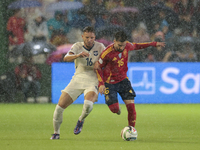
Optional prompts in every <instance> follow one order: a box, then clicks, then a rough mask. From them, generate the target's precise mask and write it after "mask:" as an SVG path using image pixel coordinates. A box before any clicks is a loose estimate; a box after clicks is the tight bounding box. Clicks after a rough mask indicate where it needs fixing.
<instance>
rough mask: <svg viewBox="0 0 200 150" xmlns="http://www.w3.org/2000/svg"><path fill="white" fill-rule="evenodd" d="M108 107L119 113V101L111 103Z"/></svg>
mask: <svg viewBox="0 0 200 150" xmlns="http://www.w3.org/2000/svg"><path fill="white" fill-rule="evenodd" d="M108 107H109V109H110V111H112V112H113V113H118V111H119V103H114V104H112V105H109V106H108Z"/></svg>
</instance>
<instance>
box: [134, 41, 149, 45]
mask: <svg viewBox="0 0 200 150" xmlns="http://www.w3.org/2000/svg"><path fill="white" fill-rule="evenodd" d="M149 43H151V42H145V43H132V44H138V45H140V44H149Z"/></svg>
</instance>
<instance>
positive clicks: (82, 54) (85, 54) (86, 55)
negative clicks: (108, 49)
mask: <svg viewBox="0 0 200 150" xmlns="http://www.w3.org/2000/svg"><path fill="white" fill-rule="evenodd" d="M89 56H90V54H89V53H88V52H84V51H83V52H81V53H79V54H78V57H81V58H83V57H89Z"/></svg>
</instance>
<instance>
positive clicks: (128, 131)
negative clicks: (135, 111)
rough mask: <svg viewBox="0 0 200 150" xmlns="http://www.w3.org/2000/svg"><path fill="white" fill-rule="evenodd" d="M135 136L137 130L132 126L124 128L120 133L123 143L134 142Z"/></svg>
mask: <svg viewBox="0 0 200 150" xmlns="http://www.w3.org/2000/svg"><path fill="white" fill-rule="evenodd" d="M137 136H138V134H137V130H136V129H135V128H134V127H132V126H126V127H124V128H123V129H122V131H121V137H122V139H123V140H124V141H134V140H136V139H137Z"/></svg>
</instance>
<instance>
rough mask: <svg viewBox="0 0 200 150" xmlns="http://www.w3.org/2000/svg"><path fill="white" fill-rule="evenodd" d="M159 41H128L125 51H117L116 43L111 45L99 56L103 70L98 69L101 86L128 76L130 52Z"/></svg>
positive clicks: (153, 44)
mask: <svg viewBox="0 0 200 150" xmlns="http://www.w3.org/2000/svg"><path fill="white" fill-rule="evenodd" d="M156 43H157V42H151V43H130V42H127V43H126V46H125V48H124V50H123V52H119V51H116V50H115V49H114V46H113V45H114V44H111V45H109V46H108V47H107V48H106V49H105V50H104V51H103V52H102V53H101V56H100V58H99V61H98V62H99V66H100V68H101V70H97V77H98V80H99V86H100V85H104V82H107V83H110V84H115V83H118V82H120V81H122V80H124V79H125V78H126V77H127V74H126V73H127V71H128V66H127V63H128V52H129V51H131V50H138V49H143V48H147V47H149V46H154V47H156Z"/></svg>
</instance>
